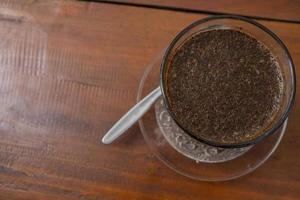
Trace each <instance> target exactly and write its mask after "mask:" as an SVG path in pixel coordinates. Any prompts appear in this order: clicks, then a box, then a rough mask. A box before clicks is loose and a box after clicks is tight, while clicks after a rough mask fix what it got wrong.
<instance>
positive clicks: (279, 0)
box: [96, 0, 300, 22]
mask: <svg viewBox="0 0 300 200" xmlns="http://www.w3.org/2000/svg"><path fill="white" fill-rule="evenodd" d="M96 1H97V0H96ZM99 1H102V0H99ZM103 1H107V2H119V3H122V4H123V3H130V4H135V5H144V6H158V7H161V8H171V9H183V10H190V11H204V12H213V13H223V14H237V15H245V16H252V17H263V18H270V19H277V20H290V21H295V22H300V14H299V12H298V10H299V9H300V1H295V0H275V1H260V0H252V1H247V0H229V1H228V0H221V1H206V0H198V1H194V0H172V1H164V0H122V1H120V0H103Z"/></svg>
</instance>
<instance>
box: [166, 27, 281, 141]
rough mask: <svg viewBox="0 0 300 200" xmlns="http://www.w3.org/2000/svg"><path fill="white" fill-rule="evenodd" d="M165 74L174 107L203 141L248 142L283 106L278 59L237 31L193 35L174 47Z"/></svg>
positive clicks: (184, 124) (182, 122)
mask: <svg viewBox="0 0 300 200" xmlns="http://www.w3.org/2000/svg"><path fill="white" fill-rule="evenodd" d="M164 76H165V80H166V82H165V83H166V95H167V99H168V101H169V104H170V111H171V112H172V113H173V114H174V116H175V119H176V121H177V122H178V123H179V125H181V127H183V128H184V129H185V130H187V131H188V132H189V133H191V134H192V135H193V136H195V137H196V138H199V139H205V140H207V141H211V142H214V143H219V144H237V143H241V142H247V141H250V140H252V139H255V138H257V137H258V136H260V135H261V134H262V133H263V132H264V130H265V129H267V128H268V127H270V126H271V125H272V123H273V121H274V118H275V116H276V115H277V114H278V112H279V110H280V105H281V102H282V93H283V78H282V74H281V71H280V68H279V65H278V62H277V60H276V58H275V57H274V56H273V54H272V53H271V52H270V50H269V49H268V48H267V47H266V46H265V45H264V44H262V43H261V42H259V41H257V40H256V39H255V38H253V37H252V36H250V35H248V34H245V33H243V32H240V31H237V30H210V31H206V32H201V33H198V34H195V35H194V36H192V37H191V38H189V39H188V40H186V41H185V42H183V44H182V45H181V46H180V47H179V48H177V49H176V51H175V53H174V54H173V56H171V58H170V59H169V61H168V67H167V70H166V74H165V75H164Z"/></svg>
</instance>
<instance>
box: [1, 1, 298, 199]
mask: <svg viewBox="0 0 300 200" xmlns="http://www.w3.org/2000/svg"><path fill="white" fill-rule="evenodd" d="M226 2H227V1H226ZM230 2H232V5H234V6H231V4H229V3H225V1H223V3H221V4H220V5H223V7H222V6H220V5H217V4H216V3H210V2H208V1H202V4H200V3H199V4H194V2H192V1H187V2H186V1H174V2H173V3H170V4H167V5H166V3H165V2H164V1H154V2H152V1H146V0H145V1H141V2H136V1H129V0H128V1H127V3H117V2H98V3H97V2H78V1H52V0H48V1H18V0H15V1H9V0H7V1H1V3H0V8H1V9H0V23H1V26H0V35H1V38H2V42H1V43H0V76H1V77H0V82H1V83H0V94H1V95H0V102H1V107H0V138H1V140H0V199H1V200H2V199H3V200H7V199H9V200H12V199H30V200H32V199H41V200H47V199H60V200H64V199H66V200H67V199H78V200H94V199H143V200H144V199H158V200H161V199H230V200H233V199H273V200H274V199H295V200H296V199H299V198H300V159H299V157H298V156H299V154H300V135H299V133H300V126H299V120H300V106H299V102H300V94H299V93H297V96H296V102H295V106H294V108H293V111H292V113H291V114H290V118H289V124H288V127H287V132H286V135H285V136H284V138H283V141H282V142H281V144H280V146H279V148H278V149H277V150H276V152H275V153H274V155H272V157H271V158H270V159H269V160H268V161H267V162H266V163H265V164H264V165H263V166H261V167H260V168H258V169H257V170H256V171H255V172H253V173H251V174H249V175H247V176H244V177H242V178H239V179H236V180H233V181H228V182H218V183H213V182H199V181H194V180H190V179H188V178H185V177H183V176H180V175H178V174H176V173H175V172H173V171H171V170H170V169H169V168H167V167H166V166H164V165H163V164H162V163H161V162H159V161H158V160H157V159H156V158H155V156H154V155H153V154H152V153H151V152H150V150H149V149H148V147H147V146H146V144H145V142H144V140H143V138H142V135H141V134H140V130H139V128H138V126H137V125H135V126H133V127H132V128H131V129H129V130H128V132H127V134H126V135H124V136H122V137H121V138H120V139H119V140H118V141H116V142H115V143H114V144H113V145H103V144H101V143H100V140H99V138H101V137H102V136H103V135H104V133H105V132H106V131H107V130H108V129H109V128H110V127H111V126H112V125H113V124H114V122H115V121H116V120H118V119H119V117H120V116H122V114H123V113H124V112H125V111H126V110H128V109H129V108H130V107H131V106H132V105H133V104H134V103H135V98H136V91H137V85H138V82H139V80H140V77H141V75H142V73H143V70H144V69H145V67H146V66H147V64H148V63H149V62H150V61H151V60H152V59H153V58H154V57H155V56H156V55H157V53H158V52H160V51H161V49H162V48H164V47H165V46H167V45H168V43H169V42H170V41H171V39H172V38H173V37H174V36H175V35H176V33H177V32H178V31H180V30H181V29H182V28H183V27H185V26H186V25H188V24H190V23H191V22H193V21H195V20H197V19H200V18H203V17H206V16H207V14H213V13H218V12H222V13H235V14H242V15H250V16H255V17H256V18H262V19H264V20H259V22H260V23H262V24H264V25H265V26H267V27H268V28H270V29H271V30H273V31H274V32H275V33H276V34H278V35H279V36H280V37H281V38H282V40H283V41H284V42H285V43H286V45H287V46H288V48H289V50H290V52H291V54H292V57H293V59H294V62H295V65H296V70H297V73H298V74H299V67H298V66H299V65H300V23H298V21H299V19H300V12H299V1H288V0H278V1H275V2H274V7H273V6H268V3H264V2H263V1H255V2H254V4H252V5H251V9H250V8H249V9H247V8H248V7H247V6H246V7H245V4H246V3H247V2H248V1H242V3H240V4H239V3H236V1H230ZM154 3H155V4H154ZM272 4H273V3H272ZM174 8H175V9H174ZM191 8H192V9H193V10H189V9H191ZM223 8H224V10H222V9H223ZM262 8H263V9H262ZM273 8H276V9H273ZM297 87H298V88H299V87H300V85H299V81H298V83H297Z"/></svg>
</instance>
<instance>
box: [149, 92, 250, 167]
mask: <svg viewBox="0 0 300 200" xmlns="http://www.w3.org/2000/svg"><path fill="white" fill-rule="evenodd" d="M155 115H156V119H157V123H158V125H159V128H160V130H161V132H162V134H163V136H164V137H165V139H166V140H167V141H168V143H169V144H170V145H171V146H172V147H173V148H174V149H175V150H176V151H178V152H179V153H181V154H183V155H184V156H186V157H188V158H190V159H193V160H194V161H196V162H197V163H200V162H205V163H219V162H225V161H228V160H232V159H234V158H237V157H238V156H241V155H242V154H244V153H246V152H247V151H248V150H249V149H250V148H251V147H252V146H248V147H243V148H230V149H229V148H220V147H214V146H210V145H207V144H205V143H202V142H200V141H198V140H196V139H194V138H192V137H191V136H190V135H188V134H187V133H185V132H184V131H183V130H182V129H181V128H179V127H178V125H177V124H176V123H175V122H174V120H173V119H172V118H171V116H170V115H169V113H168V111H167V110H166V108H165V106H164V103H163V100H162V98H160V99H159V100H158V101H157V102H156V104H155Z"/></svg>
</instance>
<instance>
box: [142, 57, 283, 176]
mask: <svg viewBox="0 0 300 200" xmlns="http://www.w3.org/2000/svg"><path fill="white" fill-rule="evenodd" d="M161 59H162V54H160V55H159V56H157V58H156V59H154V60H153V63H151V64H150V65H149V66H148V67H147V68H146V70H145V72H144V74H143V76H142V79H141V81H140V85H139V89H138V95H137V100H138V101H140V100H141V99H142V98H143V97H145V96H146V95H147V94H149V93H150V92H151V91H152V90H154V89H155V88H157V87H158V85H159V73H160V63H161ZM139 125H140V129H141V132H142V134H143V136H144V139H145V141H146V143H147V145H148V146H149V147H150V149H151V151H152V152H153V153H154V154H155V155H156V157H157V158H158V159H159V160H160V161H162V162H163V163H164V164H165V165H167V166H168V167H169V168H171V169H172V170H174V171H176V172H177V173H179V174H181V175H184V176H186V177H189V178H192V179H196V180H202V181H225V180H230V179H235V178H238V177H241V176H243V175H245V174H248V173H250V172H252V171H254V170H255V169H256V168H257V167H259V166H260V165H262V164H263V163H264V162H265V161H266V160H267V159H268V158H269V157H270V156H271V155H272V154H273V152H274V151H275V150H276V148H277V146H278V145H279V143H280V141H281V139H282V137H283V135H284V132H285V128H286V125H287V120H286V121H285V123H284V124H283V125H282V127H281V128H280V129H278V131H277V132H275V133H274V134H272V135H270V136H269V137H267V138H266V139H264V140H263V141H261V142H260V143H258V144H256V145H254V146H249V147H244V148H233V149H232V148H231V149H228V148H226V149H224V148H217V147H213V146H210V145H207V144H204V143H201V142H199V141H197V140H194V139H193V138H190V137H189V136H188V135H187V134H186V133H185V132H184V131H182V130H181V129H180V128H179V127H178V126H177V125H176V123H174V121H173V120H172V118H171V117H170V115H169V114H168V112H167V111H166V109H165V108H164V104H163V100H162V98H161V97H160V98H159V99H158V100H157V101H156V103H155V105H154V106H152V107H151V109H150V110H149V111H148V112H147V113H146V114H145V115H144V116H143V117H142V118H141V119H140V120H139Z"/></svg>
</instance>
